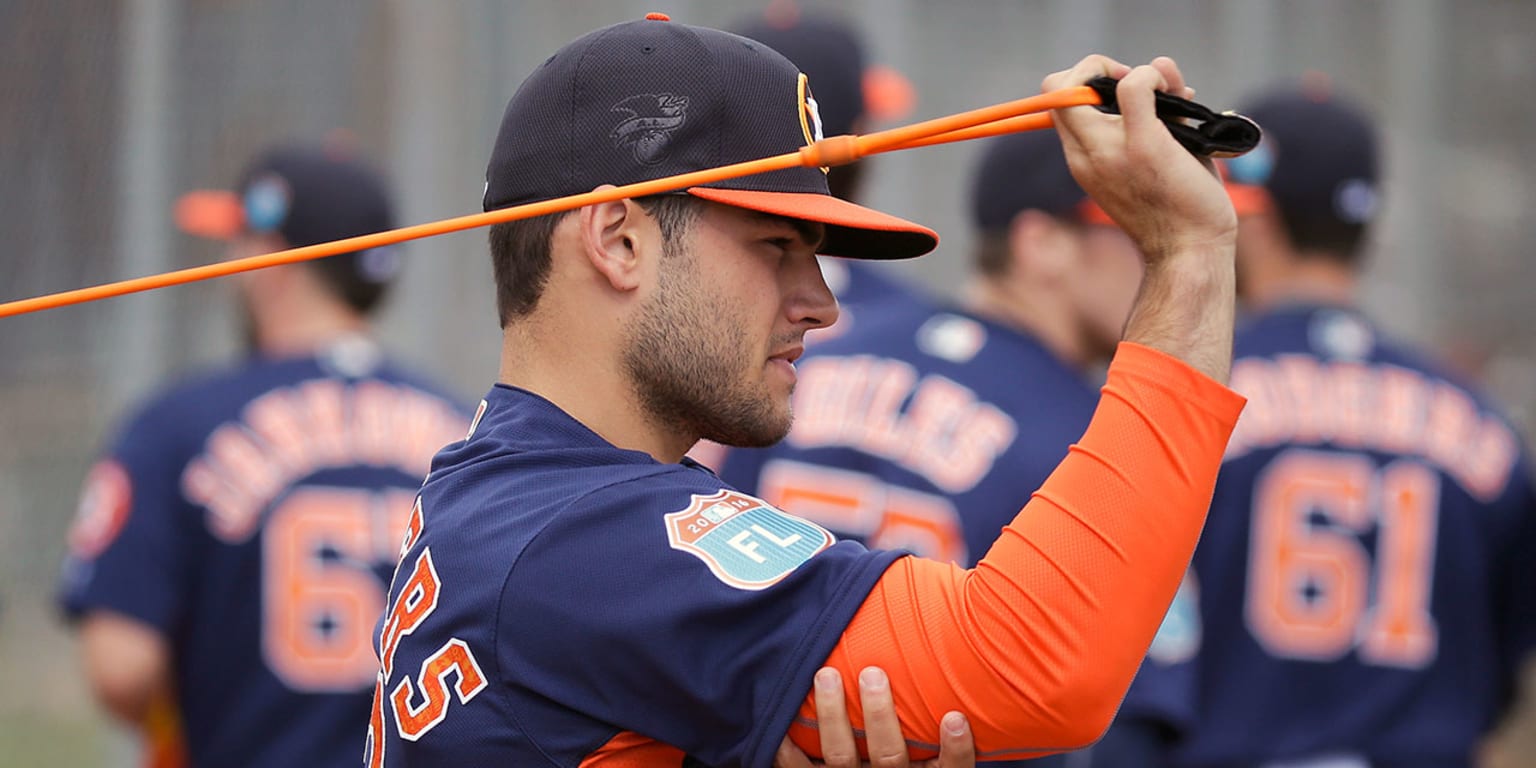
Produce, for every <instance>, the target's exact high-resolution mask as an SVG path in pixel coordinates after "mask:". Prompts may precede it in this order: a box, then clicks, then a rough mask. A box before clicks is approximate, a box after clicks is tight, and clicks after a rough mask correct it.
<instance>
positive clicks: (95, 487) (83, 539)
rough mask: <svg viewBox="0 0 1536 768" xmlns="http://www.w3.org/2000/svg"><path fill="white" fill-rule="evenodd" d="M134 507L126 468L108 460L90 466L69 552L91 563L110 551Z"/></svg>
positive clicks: (72, 530)
mask: <svg viewBox="0 0 1536 768" xmlns="http://www.w3.org/2000/svg"><path fill="white" fill-rule="evenodd" d="M132 507H133V482H132V481H131V480H130V479H129V478H128V472H127V470H125V469H123V465H121V464H119V463H117V462H115V461H112V460H111V459H106V460H103V461H100V462H97V463H96V466H94V467H91V472H90V474H89V475H86V478H85V490H84V491H83V492H82V493H81V494H80V505H79V507H78V508H77V509H76V512H75V522H74V525H72V526H71V527H70V529H69V550H70V552H71V553H73V554H74V556H75V557H78V558H80V559H81V560H91V559H94V558H95V557H96V556H97V555H100V554H101V553H102V552H105V551H106V550H107V547H109V546H111V545H112V542H113V541H115V540H116V539H117V534H119V533H121V532H122V530H123V524H124V523H126V522H128V513H129V511H130V510H131V509H132Z"/></svg>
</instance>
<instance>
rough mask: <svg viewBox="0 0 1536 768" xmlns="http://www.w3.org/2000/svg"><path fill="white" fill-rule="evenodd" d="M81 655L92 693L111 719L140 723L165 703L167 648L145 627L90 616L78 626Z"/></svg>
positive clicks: (111, 616) (126, 620) (100, 615)
mask: <svg viewBox="0 0 1536 768" xmlns="http://www.w3.org/2000/svg"><path fill="white" fill-rule="evenodd" d="M80 653H81V665H82V667H83V669H84V671H85V677H86V679H87V680H88V681H89V682H90V687H91V693H92V694H93V695H94V696H95V698H96V701H97V702H98V703H100V704H101V706H102V707H103V708H104V709H106V710H107V711H108V712H110V713H112V714H113V715H114V716H116V717H118V718H120V719H122V720H124V721H126V722H128V723H130V724H138V723H142V722H143V721H144V718H145V716H146V715H147V714H148V713H149V711H150V708H151V707H152V706H153V705H154V704H155V703H156V700H157V699H158V698H160V697H166V698H167V700H169V696H170V693H171V686H170V680H171V673H170V652H169V648H168V646H167V644H166V641H165V640H164V638H163V637H161V636H160V634H159V633H158V632H157V631H156V630H154V629H153V628H151V627H149V626H148V625H146V624H142V623H140V622H138V621H135V620H133V619H129V618H127V617H123V616H118V615H115V614H111V613H93V614H90V615H88V616H87V617H86V618H85V620H84V621H83V622H82V626H81V631H80Z"/></svg>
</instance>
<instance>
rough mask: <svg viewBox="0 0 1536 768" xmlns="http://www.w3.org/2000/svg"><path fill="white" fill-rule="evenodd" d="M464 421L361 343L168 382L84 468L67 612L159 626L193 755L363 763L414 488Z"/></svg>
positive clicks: (248, 761) (272, 762)
mask: <svg viewBox="0 0 1536 768" xmlns="http://www.w3.org/2000/svg"><path fill="white" fill-rule="evenodd" d="M467 425H468V418H467V413H465V412H464V411H463V409H462V408H461V407H460V406H458V405H456V404H454V403H453V402H452V401H451V400H450V399H449V398H447V397H445V396H444V395H443V394H441V393H440V392H439V391H438V390H437V389H436V388H434V387H433V386H431V385H429V384H426V383H424V382H423V381H422V380H420V379H418V378H416V377H414V376H412V375H409V374H407V373H405V372H403V371H401V370H400V369H398V368H397V367H395V366H394V365H391V364H388V363H384V362H382V361H381V360H380V358H379V355H378V352H377V349H376V348H375V347H373V346H372V345H371V344H370V343H368V342H365V341H363V340H361V339H352V340H349V341H348V342H346V343H343V344H338V345H336V346H334V347H332V348H331V349H328V350H327V351H326V352H325V353H323V354H322V355H320V356H318V357H304V358H291V359H272V360H267V359H252V360H250V361H249V362H247V363H245V364H244V365H242V366H241V367H239V368H236V369H234V370H229V371H226V372H222V373H218V374H215V375H207V376H202V377H199V378H195V379H192V380H190V381H187V382H185V383H182V384H180V385H178V386H175V387H173V388H171V389H169V390H168V391H166V392H164V393H163V394H161V395H160V396H158V397H155V398H154V399H152V400H151V401H149V402H148V403H147V404H146V405H144V406H143V407H142V408H141V409H139V410H138V411H137V413H135V414H134V415H133V416H132V417H131V418H130V419H128V420H127V422H126V424H125V425H124V426H123V427H122V428H121V429H120V431H119V433H118V435H117V437H116V439H115V440H114V441H113V442H112V443H111V444H110V447H109V449H108V450H107V451H106V454H105V456H104V457H103V458H102V459H101V461H100V462H99V463H97V464H96V466H95V467H94V468H93V469H92V470H91V474H90V476H89V478H88V480H87V483H86V490H85V493H84V496H83V499H82V502H81V514H80V516H79V519H78V522H77V523H76V525H75V527H74V529H73V531H72V532H71V538H70V547H69V555H68V557H67V560H66V563H65V568H64V576H63V585H62V602H63V605H64V608H65V609H66V611H67V612H68V613H69V614H71V615H73V616H80V615H82V614H86V613H90V612H96V611H106V612H112V613H116V614H120V615H124V616H128V617H131V618H133V619H136V620H138V621H141V622H143V623H145V624H147V625H149V626H150V627H153V628H154V629H155V630H158V631H159V632H160V633H161V634H162V635H163V636H164V637H165V638H166V640H167V642H168V644H169V647H170V652H171V657H172V665H173V673H174V675H175V681H174V682H175V687H176V696H177V703H178V705H179V709H180V711H181V716H182V721H183V726H184V727H183V729H182V730H183V733H184V734H185V739H186V752H187V756H188V757H189V758H190V760H191V762H192V764H194V765H209V766H214V765H219V766H222V765H245V766H263V765H269V766H291V765H297V764H302V765H313V766H352V765H356V764H357V759H358V758H357V756H358V752H359V751H360V750H361V749H362V746H363V740H364V730H365V728H366V724H367V720H368V712H369V701H370V694H371V692H372V687H373V686H372V683H373V680H374V673H375V672H376V671H377V667H378V662H377V660H376V658H375V656H374V653H373V646H372V635H373V627H374V623H375V622H376V621H377V619H378V616H379V615H380V614H381V613H382V612H383V607H384V598H385V589H386V586H387V581H386V580H387V579H388V577H389V574H390V569H391V567H392V566H393V565H394V562H395V559H396V555H397V554H398V551H399V541H400V537H401V536H402V535H403V531H404V530H405V523H406V520H407V518H408V516H409V513H410V509H411V503H412V498H413V496H414V494H415V491H416V489H417V488H419V487H420V484H421V480H422V478H423V477H424V476H425V474H426V470H427V466H428V463H429V461H430V458H431V455H432V454H433V452H435V451H436V450H437V449H438V448H441V447H442V446H443V445H445V444H447V443H449V442H450V441H453V440H461V439H463V436H464V433H465V429H466V427H467Z"/></svg>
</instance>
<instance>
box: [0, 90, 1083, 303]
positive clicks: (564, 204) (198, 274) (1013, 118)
mask: <svg viewBox="0 0 1536 768" xmlns="http://www.w3.org/2000/svg"><path fill="white" fill-rule="evenodd" d="M1099 103H1101V102H1100V99H1099V96H1098V94H1096V93H1094V91H1093V89H1091V88H1089V87H1087V86H1075V87H1072V88H1063V89H1061V90H1057V91H1050V92H1047V93H1042V94H1040V95H1038V96H1031V97H1029V98H1025V99H1017V100H1015V101H1009V102H1004V103H1001V104H994V105H992V106H990V107H982V108H980V109H973V110H970V111H968V112H959V113H956V114H953V115H948V116H946V117H939V118H935V119H933V120H925V121H923V122H920V123H913V124H912V125H906V126H901V127H898V128H891V129H889V130H885V131H879V132H877V133H871V134H867V135H864V136H832V137H830V138H826V139H822V140H821V141H818V142H816V143H814V144H811V145H809V146H805V147H801V148H800V149H799V150H798V151H795V152H786V153H785V154H782V155H776V156H773V157H765V158H762V159H759V160H749V161H747V162H743V163H734V164H732V165H723V166H720V167H718V168H706V169H704V170H699V171H692V172H689V173H682V174H678V175H676V176H668V177H665V178H661V179H652V180H651V181H642V182H639V183H636V184H627V185H625V186H622V187H613V188H610V189H604V190H597V191H593V192H584V193H582V194H579V195H570V196H568V197H559V198H555V199H553V200H542V201H539V202H536V203H528V204H526V205H518V206H513V207H511V208H501V209H498V210H494V211H486V212H485V213H477V214H473V215H469V216H459V217H456V218H452V219H443V220H440V221H433V222H428V223H426V224H416V225H414V226H409V227H401V228H399V229H392V230H386V231H384V232H376V233H374V234H371V235H361V236H359V237H349V238H346V239H344V240H334V241H331V242H328V243H317V244H315V245H307V246H304V247H302V248H290V249H288V250H286V251H275V252H272V253H265V254H261V255H258V256H249V257H246V258H243V259H233V260H230V261H221V262H219V263H217V264H207V265H204V266H201V267H191V268H189V269H180V270H175V271H172V272H163V273H160V274H156V275H149V276H146V277H136V278H131V279H128V280H122V281H118V282H115V283H105V284H102V285H96V286H91V287H89V288H78V289H75V290H72V291H62V292H60V293H51V294H45V295H43V296H37V297H34V298H30V299H20V300H17V301H10V302H6V303H4V304H0V317H10V316H12V315H21V314H26V313H28V312H40V311H42V310H45V309H54V308H56V307H65V306H69V305H71V304H83V303H85V302H88V301H96V300H98V299H106V298H111V297H113V296H122V295H124V294H128V293H137V292H139V291H149V290H154V289H156V288H166V287H169V286H173V285H181V284H183V283H191V282H196V281H198V280H207V279H210V278H215V277H224V276H226V275H233V274H236V273H239V272H249V271H251V270H255V269H261V268H263V267H272V266H277V265H279V264H292V263H295V262H299V261H309V260H312V259H322V258H325V257H327V256H335V255H337V254H342V253H350V252H352V251H361V250H366V249H369V248H379V247H381V246H385V245H393V244H395V243H401V242H405V241H406V240H417V239H420V238H423V237H431V236H433V235H442V234H446V233H449V232H458V231H460V230H465V229H472V228H474V227H487V226H490V225H492V224H500V223H502V222H507V221H518V220H520V219H529V218H533V217H534V216H543V215H546V214H551V213H562V212H564V211H569V210H574V209H576V208H580V207H582V206H586V205H596V204H598V203H606V202H612V201H614V200H623V199H626V198H633V197H643V196H646V195H656V194H661V193H663V192H671V191H674V190H678V189H684V188H687V187H698V186H704V185H707V184H713V183H715V182H719V181H724V180H726V179H734V178H739V177H741V176H750V175H752V174H755V173H767V172H769V171H778V170H784V169H786V168H794V167H797V166H804V167H811V168H815V167H827V166H833V165H845V164H847V163H851V162H853V161H855V160H858V159H859V158H862V157H868V156H869V155H876V154H880V153H882V152H890V151H894V150H899V149H911V148H914V147H926V146H930V145H933V144H943V143H947V142H951V141H963V140H966V139H975V138H981V137H984V136H995V135H998V134H1003V133H1011V132H1014V131H1024V130H1035V129H1039V128H1049V127H1051V125H1052V123H1051V116H1050V115H1049V114H1037V113H1043V112H1046V111H1048V110H1052V109H1063V108H1066V107H1076V106H1090V105H1097V104H1099Z"/></svg>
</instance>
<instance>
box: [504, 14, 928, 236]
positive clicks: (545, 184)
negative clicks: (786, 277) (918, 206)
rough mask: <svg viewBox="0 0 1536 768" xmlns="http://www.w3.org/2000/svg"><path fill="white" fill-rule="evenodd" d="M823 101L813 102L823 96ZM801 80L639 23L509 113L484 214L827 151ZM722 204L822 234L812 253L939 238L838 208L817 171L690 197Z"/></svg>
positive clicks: (717, 187) (752, 57)
mask: <svg viewBox="0 0 1536 768" xmlns="http://www.w3.org/2000/svg"><path fill="white" fill-rule="evenodd" d="M818 94H819V92H818ZM819 110H820V105H819V103H818V100H817V97H816V96H813V95H812V91H811V88H810V83H809V78H808V77H806V76H805V75H802V74H801V73H800V71H799V70H798V69H796V68H795V65H794V64H791V63H790V61H789V60H788V59H786V58H784V57H783V56H782V55H780V54H779V53H777V52H775V51H774V50H773V49H772V48H770V47H768V46H766V45H764V44H763V43H760V42H757V41H755V40H751V39H748V38H745V37H741V36H739V35H734V34H731V33H729V32H722V31H720V30H716V29H708V28H705V27H695V26H690V25H687V24H678V23H674V22H672V21H670V20H669V19H668V18H667V16H666V15H665V14H659V13H652V14H648V15H647V16H646V18H645V19H643V20H640V21H631V22H625V23H622V24H615V25H613V26H610V27H605V28H603V29H599V30H597V31H595V32H591V33H588V34H586V35H584V36H582V37H580V38H578V39H576V40H575V41H573V42H571V43H569V44H567V45H566V46H565V47H563V48H561V49H560V50H559V51H556V52H555V54H554V55H553V56H551V57H549V59H548V60H546V61H545V62H544V64H543V65H541V66H540V67H539V68H538V69H537V70H536V71H535V72H534V73H533V74H532V75H530V76H529V77H528V79H527V80H524V81H523V84H522V86H521V87H519V88H518V90H517V93H516V94H515V95H514V96H513V97H512V100H511V102H509V103H508V104H507V110H506V113H505V115H504V116H503V117H502V121H501V129H500V131H499V132H498V133H497V136H496V146H495V148H494V149H493V151H492V152H491V160H490V164H489V167H488V168H487V169H486V185H485V199H484V207H485V210H487V211H490V210H495V209H497V208H506V207H509V206H514V205H522V204H525V203H532V202H537V201H540V200H549V199H553V198H557V197H565V196H567V195H575V194H580V193H583V192H589V191H591V190H592V189H594V188H596V187H598V186H600V185H602V184H613V185H616V186H623V185H626V184H633V183H637V182H642V181H649V180H652V179H659V178H663V177H667V176H672V175H674V174H679V173H686V172H690V171H698V170H703V169H706V168H713V167H716V166H721V165H729V164H732V163H739V162H744V161H748V160H755V159H758V158H762V157H768V156H772V155H780V154H784V153H787V152H794V151H796V150H798V149H800V148H801V147H803V146H806V145H808V144H810V143H812V142H814V141H816V140H818V139H820V138H822V136H823V133H822V127H821V125H822V123H821V116H820V112H819ZM686 192H687V193H688V194H690V195H693V196H695V197H699V198H702V199H705V200H711V201H714V202H717V203H724V204H726V205H731V206H736V207H739V208H746V209H749V210H754V211H761V212H763V213H769V214H775V215H779V216H787V217H790V218H796V219H804V220H807V221H816V222H821V223H822V224H825V225H826V228H827V236H826V239H825V240H824V241H823V243H822V245H821V248H820V249H819V250H820V252H821V253H824V254H828V255H833V256H848V257H853V258H865V259H901V258H911V257H913V256H920V255H922V254H924V253H927V252H929V251H931V250H933V249H934V247H936V246H937V245H938V235H937V234H935V233H934V232H933V230H931V229H928V228H927V227H924V226H922V225H920V224H914V223H912V222H910V221H906V220H904V219H900V218H897V217H895V216H891V215H889V214H885V213H880V212H879V211H875V210H872V209H869V208H865V207H863V206H860V205H856V204H854V203H851V202H848V201H846V200H840V199H838V198H835V197H833V196H832V195H831V194H830V193H829V192H828V189H827V178H826V173H825V172H823V171H822V170H821V169H819V168H790V169H787V170H780V171H772V172H769V173H761V174H756V175H752V176H746V177H742V178H738V179H728V180H725V181H721V182H717V183H712V184H709V185H706V186H699V187H689V188H688V189H687V190H686Z"/></svg>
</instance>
